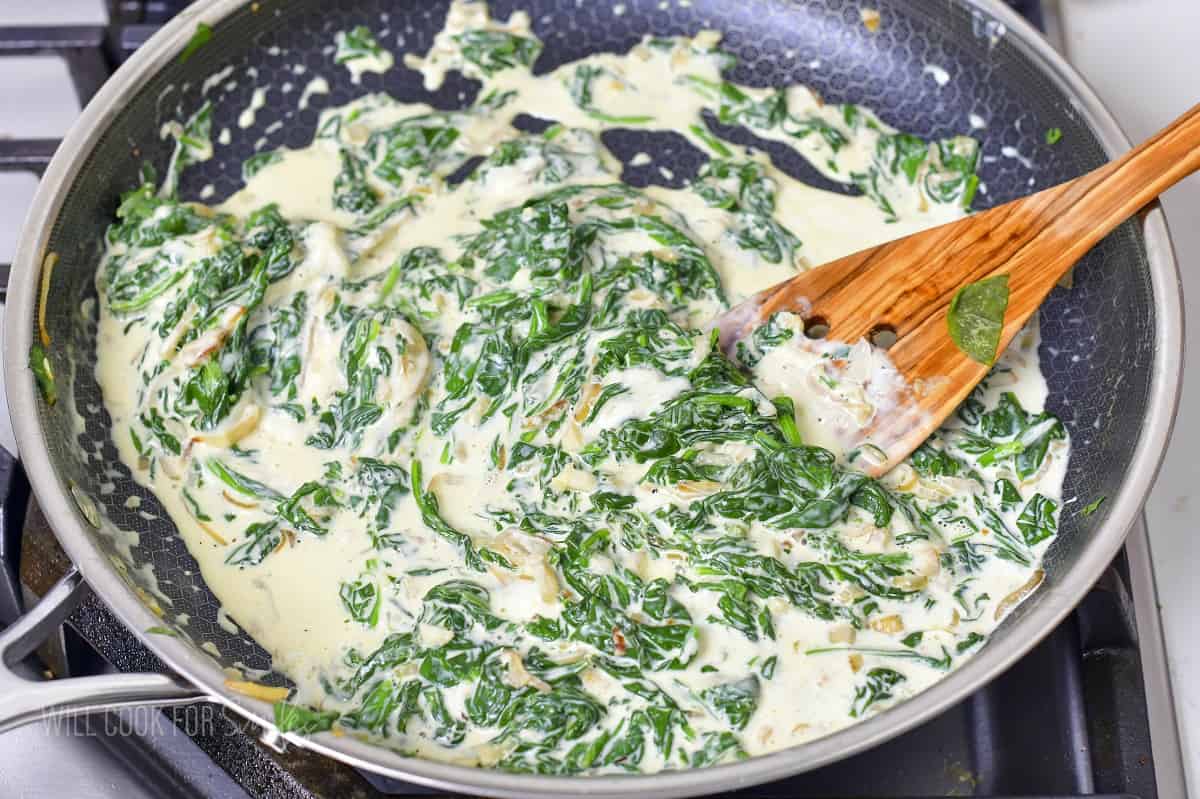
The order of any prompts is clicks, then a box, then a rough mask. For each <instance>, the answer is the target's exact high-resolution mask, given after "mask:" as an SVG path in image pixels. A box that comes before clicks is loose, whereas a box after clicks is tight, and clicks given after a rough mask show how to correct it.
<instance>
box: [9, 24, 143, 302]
mask: <svg viewBox="0 0 1200 799" xmlns="http://www.w3.org/2000/svg"><path fill="white" fill-rule="evenodd" d="M141 41H144V39H142V40H141ZM109 42H110V34H109V29H108V28H104V27H100V26H94V25H78V26H64V27H58V28H50V27H0V57H4V56H17V55H53V56H57V57H59V58H61V59H63V61H64V62H65V63H66V65H67V72H68V73H69V74H70V75H71V82H72V83H73V84H74V86H75V94H76V96H77V97H78V98H79V104H80V106H84V105H87V103H88V101H90V100H91V99H92V97H94V96H95V94H96V92H97V91H99V90H100V87H101V86H102V85H103V84H104V82H105V81H106V80H108V78H109V76H110V75H112V71H113V67H112V65H113V63H115V61H114V59H113V58H112V56H111V55H110V50H111V48H110V47H109V46H107V43H109ZM118 52H119V47H118ZM130 52H132V51H130ZM58 145H59V141H58V140H57V139H0V171H3V172H32V173H33V174H35V175H37V177H38V178H41V177H42V175H43V174H44V173H45V171H46V167H47V166H48V165H49V164H50V159H51V158H52V157H53V156H54V151H55V150H57V149H58ZM11 271H12V265H11V264H6V263H0V298H3V296H4V295H5V293H6V291H7V289H8V276H9V274H10V273H11Z"/></svg>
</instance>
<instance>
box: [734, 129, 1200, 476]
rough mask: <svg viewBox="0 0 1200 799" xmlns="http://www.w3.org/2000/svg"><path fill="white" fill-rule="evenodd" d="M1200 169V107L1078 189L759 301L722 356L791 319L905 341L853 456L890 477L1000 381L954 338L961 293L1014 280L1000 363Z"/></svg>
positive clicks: (737, 312) (883, 250) (851, 258)
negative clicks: (779, 318) (1119, 230)
mask: <svg viewBox="0 0 1200 799" xmlns="http://www.w3.org/2000/svg"><path fill="white" fill-rule="evenodd" d="M1197 169H1200V106H1196V107H1194V108H1192V109H1191V110H1190V111H1188V112H1187V113H1186V114H1184V115H1183V116H1182V117H1180V118H1179V119H1178V120H1176V121H1175V122H1174V123H1173V124H1172V125H1171V126H1170V127H1168V128H1166V129H1165V130H1163V131H1162V132H1161V133H1159V134H1158V135H1156V136H1155V137H1154V138H1152V139H1150V140H1149V141H1147V142H1146V143H1144V144H1143V145H1141V146H1140V147H1139V148H1137V149H1136V150H1133V151H1132V152H1130V153H1128V154H1127V155H1126V156H1124V157H1123V158H1121V159H1120V160H1118V161H1114V162H1112V163H1110V164H1106V165H1105V166H1102V167H1100V168H1099V169H1097V170H1095V171H1093V172H1090V173H1088V174H1086V175H1084V176H1083V177H1080V178H1077V179H1075V180H1073V181H1070V182H1069V183H1064V184H1062V185H1059V186H1054V187H1052V188H1049V189H1046V190H1044V191H1041V192H1038V193H1037V194H1033V195H1030V196H1029V197H1025V198H1023V199H1020V200H1016V201H1014V202H1011V203H1007V204H1005V205H1001V206H997V207H996V208H992V209H990V210H988V211H983V212H981V213H978V214H975V215H973V216H970V217H967V218H966V219H962V220H959V221H957V222H952V223H950V224H947V225H942V226H940V227H935V228H932V229H930V230H927V231H924V232H921V233H917V234H915V235H912V236H908V237H906V238H903V239H898V240H896V241H892V242H888V243H886V244H882V245H879V246H878V247H872V248H870V249H867V250H863V251H861V252H857V253H854V254H853V255H848V256H846V257H845V258H841V259H838V260H836V261H832V262H830V263H828V264H825V265H824V266H820V267H818V268H816V269H813V270H810V271H808V272H805V273H803V274H801V275H797V276H796V277H794V278H792V279H791V280H788V281H785V282H784V283H780V284H779V285H777V286H773V287H772V288H769V289H767V290H766V291H763V292H761V293H759V294H757V295H755V296H754V297H752V298H750V299H749V300H747V301H746V302H745V303H742V304H741V305H739V306H738V307H736V308H734V309H732V310H731V311H729V312H728V313H727V314H725V315H724V316H723V317H722V318H721V319H720V320H718V322H717V323H716V326H717V327H719V328H720V330H721V347H722V349H723V350H724V351H725V352H726V353H728V354H730V355H734V354H735V353H736V349H737V343H738V341H740V340H741V339H742V338H744V337H746V336H748V335H749V334H750V333H751V332H753V330H754V329H755V328H757V327H758V326H759V325H761V324H764V323H765V322H766V321H767V320H769V319H770V318H771V316H772V315H774V314H775V313H777V312H780V311H790V312H792V313H795V314H797V315H799V316H800V317H801V318H803V319H804V320H805V321H806V324H807V325H810V326H812V327H816V326H817V325H818V324H819V326H820V327H821V328H823V329H827V331H828V332H827V334H826V335H825V336H824V337H825V338H829V339H832V340H836V341H844V342H847V343H851V344H853V343H855V342H857V341H859V340H860V339H863V338H868V340H870V339H871V338H872V336H873V334H874V333H876V332H879V331H884V330H886V331H888V332H889V334H894V335H895V343H894V344H892V346H891V347H890V349H888V356H889V358H890V359H891V361H892V364H893V365H894V366H895V367H896V370H897V371H898V372H899V373H900V374H901V375H902V376H903V377H904V379H905V381H906V384H907V385H906V388H905V389H904V390H903V391H901V392H899V393H898V394H897V396H895V398H894V401H893V402H890V403H886V404H885V405H883V406H880V407H877V408H876V411H875V415H874V417H873V418H872V419H871V420H870V421H869V422H868V423H867V424H866V425H865V426H864V427H863V428H862V429H861V430H859V431H858V432H857V433H856V435H857V437H858V440H857V441H854V442H851V443H850V444H849V445H848V446H847V447H846V449H847V451H850V450H852V449H855V448H856V447H862V446H863V445H865V444H867V443H870V444H873V445H874V446H875V447H877V448H878V450H879V451H880V452H881V453H882V455H881V456H877V458H876V460H878V461H879V462H877V463H876V462H860V463H856V464H855V465H857V466H860V467H861V468H864V469H865V470H866V471H868V472H870V473H872V474H876V475H878V474H882V473H884V472H887V471H888V470H889V469H891V468H892V467H893V466H895V465H896V464H898V463H899V462H900V461H902V460H903V459H904V458H906V457H907V456H908V455H909V453H911V452H912V451H913V450H914V449H916V448H917V447H918V446H920V445H921V443H922V442H923V441H925V439H926V438H928V437H929V435H930V434H931V433H933V431H934V430H936V429H937V427H938V426H939V425H941V423H942V422H943V421H944V420H945V419H946V418H947V417H948V416H949V415H950V414H952V413H953V412H954V410H955V409H956V408H957V407H958V406H959V404H961V403H962V401H963V400H965V399H966V397H967V396H968V395H969V394H970V393H971V390H972V389H973V388H974V387H975V386H976V385H977V384H978V383H979V381H980V380H982V379H983V378H984V377H985V376H986V375H987V373H988V371H989V370H990V367H991V364H986V363H979V362H977V361H975V360H972V359H971V357H970V356H969V355H967V354H966V353H964V352H963V351H962V350H960V349H959V348H958V346H957V345H956V344H955V343H954V341H953V340H952V339H951V337H950V331H949V327H948V323H947V313H948V311H949V309H950V305H951V302H952V301H953V300H954V297H955V295H956V294H957V293H958V292H959V290H960V289H962V288H963V287H964V286H968V285H970V284H972V283H976V282H978V281H981V280H984V279H987V278H990V277H994V276H997V275H1007V276H1008V292H1009V293H1008V307H1007V309H1006V311H1005V313H1004V318H1003V324H1002V327H1001V331H1000V338H999V346H998V347H997V350H996V355H997V356H998V355H999V354H1000V353H1001V352H1003V351H1004V349H1005V348H1006V347H1007V346H1008V345H1009V343H1010V342H1011V341H1012V339H1013V337H1014V336H1016V335H1017V333H1018V332H1020V330H1021V329H1022V328H1023V327H1024V326H1025V324H1026V322H1027V321H1028V320H1029V317H1030V316H1032V315H1033V314H1034V313H1035V312H1036V311H1037V309H1038V307H1039V306H1040V305H1041V304H1042V302H1043V300H1045V298H1046V295H1047V294H1049V293H1050V290H1051V289H1052V288H1054V286H1055V284H1056V283H1057V282H1058V281H1059V280H1060V279H1061V278H1062V276H1063V275H1064V274H1065V273H1066V272H1067V270H1068V269H1070V268H1071V266H1073V265H1074V264H1075V262H1076V261H1078V260H1079V258H1081V257H1082V256H1083V254H1084V253H1086V252H1087V251H1088V250H1089V249H1091V248H1092V246H1094V245H1095V244H1096V243H1097V242H1098V241H1100V239H1101V238H1103V237H1104V236H1106V235H1107V234H1108V233H1109V232H1111V231H1112V230H1113V228H1115V227H1116V226H1117V225H1118V224H1120V223H1121V222H1123V221H1124V220H1126V219H1128V218H1129V217H1130V216H1132V215H1133V214H1134V213H1136V212H1137V211H1138V210H1140V209H1141V208H1142V207H1144V206H1145V205H1146V204H1147V203H1148V202H1150V201H1151V200H1153V199H1154V198H1155V197H1157V196H1158V195H1159V194H1160V193H1162V192H1163V191H1165V190H1166V189H1167V188H1169V187H1170V186H1172V185H1174V184H1175V183H1176V182H1178V181H1179V180H1180V179H1182V178H1183V177H1186V176H1187V175H1189V174H1191V173H1192V172H1194V171H1196V170H1197Z"/></svg>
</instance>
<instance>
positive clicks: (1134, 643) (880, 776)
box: [0, 0, 1183, 799]
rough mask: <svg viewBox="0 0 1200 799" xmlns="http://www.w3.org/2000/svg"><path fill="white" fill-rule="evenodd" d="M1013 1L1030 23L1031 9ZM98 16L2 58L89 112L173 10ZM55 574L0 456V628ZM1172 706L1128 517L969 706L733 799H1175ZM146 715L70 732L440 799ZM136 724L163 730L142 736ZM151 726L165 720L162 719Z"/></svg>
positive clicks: (31, 509)
mask: <svg viewBox="0 0 1200 799" xmlns="http://www.w3.org/2000/svg"><path fill="white" fill-rule="evenodd" d="M1009 4H1010V5H1012V6H1014V8H1016V9H1017V10H1018V11H1020V12H1021V13H1022V14H1024V15H1025V16H1026V17H1027V18H1029V19H1030V20H1031V21H1032V22H1033V23H1034V24H1036V25H1038V26H1039V27H1041V26H1042V25H1043V21H1044V20H1043V13H1042V5H1041V0H1009ZM111 5H112V8H111V10H110V16H109V18H110V20H111V23H110V25H109V26H108V27H107V28H105V27H78V28H58V29H50V28H23V29H16V28H2V27H0V56H3V55H5V54H22V55H24V54H34V53H54V54H57V55H60V56H62V57H63V58H64V59H65V60H66V62H67V65H68V69H69V71H70V74H71V76H72V80H73V81H74V83H75V87H76V90H77V92H78V94H79V96H80V100H81V102H86V101H87V100H88V99H89V98H90V97H91V95H92V94H93V93H94V92H95V90H96V89H97V88H98V87H99V86H100V85H101V84H102V83H103V81H104V80H106V79H107V77H108V76H109V74H111V70H112V68H113V67H114V65H116V64H118V63H120V62H121V61H123V60H124V58H125V57H127V56H128V55H129V53H131V52H132V51H133V50H134V49H136V48H137V47H138V46H139V45H140V44H141V43H142V42H144V41H145V40H146V38H148V37H149V35H150V34H151V33H153V31H154V30H156V29H157V26H158V25H160V24H161V23H162V22H164V21H166V20H167V19H169V18H170V17H171V16H172V15H173V14H174V13H175V12H176V11H178V10H179V8H181V7H182V6H183V5H186V3H185V2H180V1H179V0H175V2H170V1H168V0H157V1H156V2H153V1H152V2H138V1H132V2H131V1H130V0H120V1H119V2H117V1H116V0H114V2H113V3H112V4H111ZM56 146H57V142H56V141H52V140H34V141H30V140H3V139H0V169H24V170H29V171H33V172H35V173H38V174H40V173H41V171H42V170H43V169H44V167H45V165H46V164H47V163H48V161H49V159H50V156H51V155H52V154H53V152H54V149H55V147H56ZM7 276H8V266H7V265H0V288H2V285H3V283H4V282H6V280H7ZM68 567H69V562H68V560H67V558H66V556H65V555H64V554H63V552H62V551H61V549H59V547H58V543H57V541H56V540H55V539H54V536H53V534H52V533H51V531H50V529H49V527H48V525H47V523H46V521H45V518H44V517H43V515H42V513H41V511H40V509H39V508H38V507H37V504H36V502H31V501H30V496H29V486H28V483H27V481H26V479H25V476H24V473H23V472H22V471H21V468H20V466H19V465H18V464H17V463H16V461H14V460H13V459H12V458H11V456H9V455H8V454H7V453H5V452H3V450H0V625H3V624H5V623H8V622H10V621H11V620H12V619H13V618H15V616H16V615H18V614H19V612H20V610H21V608H22V605H23V600H24V599H25V597H26V596H29V595H30V594H32V595H34V596H40V595H42V594H43V593H45V591H47V590H48V589H49V588H50V586H51V585H53V583H54V582H55V581H56V580H57V579H58V578H59V577H60V576H61V575H62V574H63V573H64V571H65V570H66V569H67V568H68ZM22 583H23V584H24V589H23V588H22V585H21V584H22ZM39 654H41V655H42V659H43V661H44V662H45V663H46V664H49V665H50V667H51V670H52V671H53V672H54V673H55V674H59V675H79V674H89V673H98V672H103V671H108V670H123V671H132V670H163V666H162V664H161V663H159V662H158V660H157V658H155V656H154V655H153V654H152V653H151V652H150V651H149V650H148V649H146V648H145V647H144V646H143V645H142V644H141V643H140V642H139V641H138V640H137V639H136V638H135V637H134V636H133V635H132V634H131V633H130V632H129V631H128V630H126V629H125V628H124V627H123V626H122V625H121V624H120V623H119V622H118V621H117V620H116V619H115V618H114V617H113V616H112V615H111V614H110V613H109V612H108V610H107V609H106V608H105V607H104V606H103V605H102V604H101V603H100V602H99V601H97V600H96V599H95V598H93V597H89V598H88V599H86V600H85V601H84V602H83V604H82V605H81V606H80V607H79V609H78V610H77V611H76V612H75V613H74V614H73V616H72V617H71V618H70V620H69V621H68V624H67V625H66V626H65V627H64V633H63V635H62V636H60V637H59V639H58V640H57V641H55V642H53V644H52V646H51V647H50V648H49V649H48V650H46V651H43V652H41V653H39ZM1170 708H1171V706H1170V688H1169V684H1168V682H1167V671H1166V665H1165V659H1164V655H1163V642H1162V635H1161V630H1160V628H1159V626H1158V614H1157V607H1156V603H1155V595H1154V587H1153V577H1152V574H1151V571H1150V565H1149V554H1148V551H1147V545H1146V530H1145V526H1144V524H1142V523H1139V524H1138V525H1137V526H1136V527H1135V529H1134V530H1133V531H1132V532H1131V535H1130V541H1129V544H1128V545H1127V547H1126V549H1125V550H1123V551H1122V552H1121V554H1120V555H1118V557H1117V558H1116V560H1115V561H1114V562H1113V564H1112V565H1111V566H1110V568H1109V569H1108V571H1107V572H1106V573H1105V574H1104V576H1103V577H1102V578H1101V579H1100V581H1099V582H1098V583H1097V584H1096V586H1095V588H1093V590H1092V591H1091V593H1090V594H1089V595H1088V596H1087V598H1086V599H1085V600H1084V602H1083V603H1082V604H1081V605H1080V607H1079V608H1078V609H1077V610H1076V611H1075V612H1074V613H1072V614H1071V615H1070V616H1069V617H1068V618H1067V620H1066V621H1064V622H1063V623H1062V624H1061V625H1060V626H1059V627H1058V628H1057V629H1056V630H1054V631H1053V632H1052V633H1051V634H1050V635H1049V636H1048V637H1047V638H1046V639H1045V640H1044V641H1042V642H1041V643H1040V644H1039V645H1038V646H1037V647H1035V648H1034V649H1033V650H1032V651H1031V652H1030V653H1029V654H1028V655H1027V656H1026V657H1024V658H1023V659H1022V660H1020V661H1019V662H1018V663H1017V664H1016V665H1015V666H1014V667H1013V668H1011V669H1010V670H1009V671H1008V672H1007V673H1005V674H1004V675H1003V676H1001V677H1000V678H998V679H996V680H995V681H993V682H992V683H991V684H989V685H988V686H986V687H984V688H983V689H981V690H980V691H978V692H977V693H976V694H974V695H973V696H971V697H970V698H968V699H967V700H966V701H964V702H962V703H961V704H959V705H958V706H956V707H954V708H952V709H950V710H949V711H947V712H945V713H943V714H942V715H941V716H939V717H937V718H936V719H934V720H932V721H930V722H928V723H926V724H925V725H923V726H921V727H919V728H917V729H915V730H913V731H910V732H909V733H906V734H905V735H902V736H900V737H898V738H896V739H894V740H892V741H889V742H888V743H885V744H883V745H881V746H879V747H876V748H874V749H872V750H870V751H868V752H865V753H863V754H860V755H857V756H855V757H852V758H850V759H847V760H844V761H841V762H838V763H835V764H833V765H831V766H828V767H826V768H823V769H820V770H818V771H815V772H810V773H808V774H804V775H800V776H798V777H793V778H790V779H786V780H782V781H780V782H776V783H771V784H769V785H763V786H758V787H755V788H752V789H748V790H746V791H742V792H739V793H736V794H731V796H735V797H760V798H762V799H773V798H774V797H779V798H780V799H783V797H788V798H789V799H791V798H793V797H795V798H796V799H800V798H801V797H835V796H836V797H846V796H858V797H901V796H903V797H947V796H990V797H1002V796H1012V797H1017V796H1021V797H1027V798H1028V799H1034V797H1079V796H1090V797H1099V796H1125V797H1133V798H1134V799H1155V798H1156V797H1159V796H1164V797H1167V796H1174V793H1168V792H1165V791H1164V790H1160V786H1182V785H1183V778H1182V773H1181V763H1180V762H1179V754H1178V753H1179V740H1178V733H1177V732H1176V729H1175V725H1174V717H1173V715H1172V714H1171V710H1170ZM144 713H145V714H148V715H142V716H140V717H139V718H140V719H141V721H142V723H140V724H138V723H134V719H133V718H132V716H131V714H130V712H129V711H124V712H122V714H119V715H117V714H108V715H106V716H98V717H92V718H89V719H87V720H80V721H77V722H73V723H72V725H71V726H70V729H69V731H70V732H74V733H76V734H78V733H80V732H83V733H86V734H89V735H92V734H94V735H103V736H104V737H105V740H106V742H107V745H108V748H109V749H110V750H111V751H112V752H113V754H114V756H116V757H117V758H120V759H121V760H123V761H124V762H125V763H126V764H127V765H132V767H133V768H134V769H135V770H136V772H137V773H139V774H142V775H145V778H146V780H147V782H148V784H150V785H152V786H153V788H154V791H155V792H156V793H157V794H158V795H169V796H178V797H230V796H237V795H238V794H239V792H240V793H241V795H245V796H249V797H256V798H258V797H262V798H264V799H265V798H267V797H270V798H272V799H274V798H275V797H280V798H282V797H289V799H290V798H291V797H296V798H297V799H310V798H312V799H315V798H316V797H334V796H336V797H351V798H357V797H363V799H367V798H368V797H381V796H444V795H447V794H446V793H445V792H442V791H438V790H435V789H430V788H424V787H421V786H416V785H411V784H408V783H403V782H398V781H395V780H389V779H384V778H380V777H377V776H375V775H372V774H367V773H361V772H358V771H356V770H355V769H353V768H350V767H348V766H345V765H343V764H340V763H338V762H336V761H332V760H329V759H326V758H324V757H322V756H320V755H316V754H313V753H309V752H304V751H300V750H297V749H294V748H292V749H289V750H286V751H284V752H278V751H275V750H273V749H271V748H270V747H268V746H266V745H263V744H261V743H260V742H259V740H258V729H257V728H256V727H254V726H253V725H252V724H250V723H248V722H246V721H244V720H242V719H240V718H234V717H232V716H229V715H226V714H224V713H223V712H221V711H220V710H218V709H217V708H216V707H215V706H212V705H204V704H197V705H190V706H184V707H179V708H172V709H168V710H165V711H158V710H146V711H144ZM146 719H150V720H152V721H157V722H159V723H158V724H150V725H147V724H145V721H146ZM164 720H167V721H168V722H169V723H168V724H166V725H163V724H162V723H161V722H163V721H164ZM163 726H165V727H167V728H169V731H168V733H167V734H164V733H163V731H162V729H161V728H162V727H163ZM114 731H116V732H118V733H120V734H116V735H113V734H112V733H113V732H114ZM181 733H182V734H181ZM1152 738H1153V742H1154V746H1153V747H1152V746H1151V741H1152ZM0 744H2V741H0ZM0 776H2V775H0ZM3 783H4V780H3V779H2V778H0V784H3Z"/></svg>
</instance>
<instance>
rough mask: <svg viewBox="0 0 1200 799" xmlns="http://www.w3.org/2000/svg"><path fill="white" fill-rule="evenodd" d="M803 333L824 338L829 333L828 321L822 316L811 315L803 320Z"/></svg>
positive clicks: (816, 337) (811, 336)
mask: <svg viewBox="0 0 1200 799" xmlns="http://www.w3.org/2000/svg"><path fill="white" fill-rule="evenodd" d="M804 335H806V336H808V337H809V338H815V339H820V338H825V337H826V336H828V335H829V323H828V322H826V321H825V318H824V317H821V316H813V317H809V318H808V319H805V320H804Z"/></svg>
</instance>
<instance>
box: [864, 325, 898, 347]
mask: <svg viewBox="0 0 1200 799" xmlns="http://www.w3.org/2000/svg"><path fill="white" fill-rule="evenodd" d="M867 341H870V342H871V343H872V344H874V345H875V346H876V347H878V348H879V349H881V350H886V349H891V346H892V345H893V344H895V343H896V329H895V328H894V327H892V326H891V325H876V326H875V327H874V328H873V329H872V330H871V332H870V333H869V334H868V335H867Z"/></svg>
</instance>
